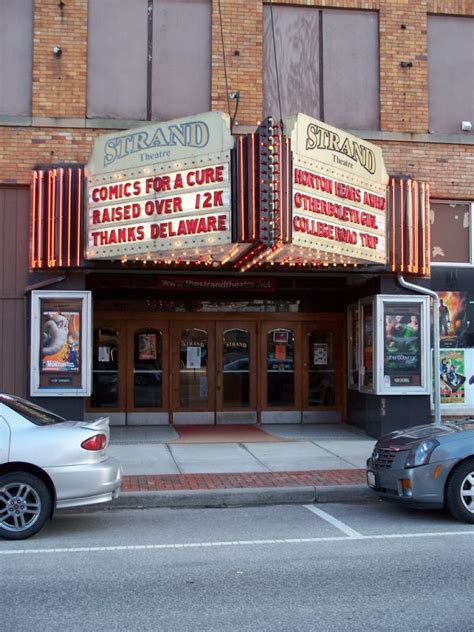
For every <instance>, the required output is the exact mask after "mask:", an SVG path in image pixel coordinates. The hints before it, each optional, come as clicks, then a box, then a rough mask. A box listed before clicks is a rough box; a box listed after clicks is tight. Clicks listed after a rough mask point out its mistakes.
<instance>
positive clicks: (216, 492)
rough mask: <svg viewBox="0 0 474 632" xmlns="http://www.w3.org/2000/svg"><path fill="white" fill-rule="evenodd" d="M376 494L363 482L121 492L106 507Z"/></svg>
mask: <svg viewBox="0 0 474 632" xmlns="http://www.w3.org/2000/svg"><path fill="white" fill-rule="evenodd" d="M375 498H376V497H375V494H374V493H373V492H372V491H371V490H370V489H369V488H368V487H367V486H366V485H324V486H312V485H310V486H298V487H251V488H238V489H236V488H231V489H193V490H170V491H158V492H122V493H121V495H120V496H119V498H117V499H116V500H114V501H113V503H112V504H110V505H108V506H107V508H108V509H148V508H154V507H155V508H158V507H170V508H178V507H180V508H190V507H236V506H252V505H281V504H302V503H314V502H316V503H339V502H342V503H343V502H351V503H357V502H368V501H371V500H372V501H373V500H375Z"/></svg>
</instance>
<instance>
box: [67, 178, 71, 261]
mask: <svg viewBox="0 0 474 632" xmlns="http://www.w3.org/2000/svg"><path fill="white" fill-rule="evenodd" d="M71 197H72V169H71V168H69V169H68V192H67V246H66V247H67V251H66V257H67V265H68V267H70V265H71V229H72V227H71V211H72V199H71Z"/></svg>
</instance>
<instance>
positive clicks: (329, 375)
mask: <svg viewBox="0 0 474 632" xmlns="http://www.w3.org/2000/svg"><path fill="white" fill-rule="evenodd" d="M342 340H343V329H342V326H341V323H333V322H331V321H316V322H311V323H308V322H305V323H303V373H302V377H303V380H302V387H303V393H302V404H303V421H306V422H309V423H318V422H321V423H331V422H339V421H341V416H342V408H343V384H342V378H343V375H344V370H343V362H344V358H343V348H342Z"/></svg>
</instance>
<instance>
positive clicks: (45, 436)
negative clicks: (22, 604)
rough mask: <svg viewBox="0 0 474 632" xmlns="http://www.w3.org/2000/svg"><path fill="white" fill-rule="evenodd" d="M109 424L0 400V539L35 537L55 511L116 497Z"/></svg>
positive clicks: (16, 399)
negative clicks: (75, 418) (66, 417)
mask: <svg viewBox="0 0 474 632" xmlns="http://www.w3.org/2000/svg"><path fill="white" fill-rule="evenodd" d="M108 442H109V420H108V418H107V417H102V418H101V419H97V420H96V421H91V422H86V421H67V420H66V419H63V418H62V417H60V416H59V415H56V414H54V413H52V412H50V411H48V410H46V409H44V408H41V407H39V406H36V405H35V404H32V403H31V402H28V401H26V400H24V399H21V398H19V397H14V396H12V395H3V394H0V536H2V537H4V538H7V539H10V540H20V539H23V538H28V537H30V536H32V535H34V534H35V533H37V532H38V531H39V530H40V529H41V527H42V526H43V525H44V523H45V522H46V520H47V519H48V518H50V517H52V515H53V512H54V510H55V508H58V509H59V508H65V507H79V506H81V505H90V504H93V503H103V502H107V501H109V500H112V499H113V498H115V497H116V496H118V493H119V488H120V484H121V480H122V473H121V468H120V464H119V462H118V461H117V460H116V459H114V458H112V457H110V456H108V455H107V452H106V448H107V445H108Z"/></svg>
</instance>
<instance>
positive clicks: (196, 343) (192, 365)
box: [179, 328, 208, 409]
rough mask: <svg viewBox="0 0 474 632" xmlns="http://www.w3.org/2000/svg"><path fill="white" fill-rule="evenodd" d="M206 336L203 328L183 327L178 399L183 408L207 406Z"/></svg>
mask: <svg viewBox="0 0 474 632" xmlns="http://www.w3.org/2000/svg"><path fill="white" fill-rule="evenodd" d="M207 361H208V336H207V331H205V330H204V329H194V328H193V329H183V331H182V333H181V341H180V368H179V401H180V406H182V407H183V408H198V409H199V408H207V401H208V371H207V369H208V367H207Z"/></svg>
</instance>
